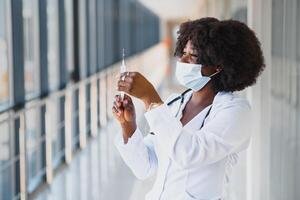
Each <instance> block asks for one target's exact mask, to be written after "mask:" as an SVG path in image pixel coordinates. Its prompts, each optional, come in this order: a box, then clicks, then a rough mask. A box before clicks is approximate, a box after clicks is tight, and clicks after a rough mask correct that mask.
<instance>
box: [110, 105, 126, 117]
mask: <svg viewBox="0 0 300 200" xmlns="http://www.w3.org/2000/svg"><path fill="white" fill-rule="evenodd" d="M112 109H113V111H114V112H115V113H116V114H117V115H118V116H120V115H121V114H122V113H123V112H122V110H120V109H118V108H117V107H116V106H113V108H112Z"/></svg>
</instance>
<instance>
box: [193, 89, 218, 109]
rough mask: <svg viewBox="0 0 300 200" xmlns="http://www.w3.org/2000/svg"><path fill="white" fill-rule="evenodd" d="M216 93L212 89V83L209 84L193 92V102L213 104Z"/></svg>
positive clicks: (196, 103) (195, 103)
mask: <svg viewBox="0 0 300 200" xmlns="http://www.w3.org/2000/svg"><path fill="white" fill-rule="evenodd" d="M215 96H216V93H215V92H214V91H213V90H212V89H211V87H210V84H207V85H206V86H205V87H203V88H202V89H201V90H199V91H197V92H193V95H192V98H191V103H192V104H194V105H202V106H208V105H210V104H212V102H213V100H214V97H215Z"/></svg>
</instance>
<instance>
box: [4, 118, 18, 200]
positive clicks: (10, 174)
mask: <svg viewBox="0 0 300 200" xmlns="http://www.w3.org/2000/svg"><path fill="white" fill-rule="evenodd" d="M0 130H1V137H0V199H4V200H6V199H7V200H8V199H13V196H14V188H15V187H14V186H15V184H14V183H15V182H14V180H15V178H14V168H15V162H16V161H17V160H14V158H13V156H14V154H13V152H12V149H13V148H12V146H11V142H12V139H11V135H10V131H9V124H8V122H7V121H6V122H2V123H1V122H0Z"/></svg>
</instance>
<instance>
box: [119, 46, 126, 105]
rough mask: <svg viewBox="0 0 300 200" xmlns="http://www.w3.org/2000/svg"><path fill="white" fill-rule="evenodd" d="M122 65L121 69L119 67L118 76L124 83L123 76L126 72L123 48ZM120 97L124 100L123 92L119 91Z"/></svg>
mask: <svg viewBox="0 0 300 200" xmlns="http://www.w3.org/2000/svg"><path fill="white" fill-rule="evenodd" d="M122 57H123V58H122V65H121V67H120V75H121V76H122V75H123V76H122V78H121V79H122V80H123V81H124V80H125V75H124V73H125V72H126V65H125V50H124V48H123V54H122ZM120 95H121V99H122V100H123V99H124V92H123V91H121V92H120Z"/></svg>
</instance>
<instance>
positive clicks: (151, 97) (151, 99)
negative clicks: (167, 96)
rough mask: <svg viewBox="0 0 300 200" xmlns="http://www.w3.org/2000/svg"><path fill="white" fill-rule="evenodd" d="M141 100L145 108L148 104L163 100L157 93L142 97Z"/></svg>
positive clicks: (161, 102)
mask: <svg viewBox="0 0 300 200" xmlns="http://www.w3.org/2000/svg"><path fill="white" fill-rule="evenodd" d="M142 101H143V102H144V105H145V108H146V110H148V109H149V106H150V105H151V104H154V103H155V104H163V101H162V100H161V98H160V96H159V95H158V94H157V93H156V94H153V95H149V96H148V97H145V98H143V99H142Z"/></svg>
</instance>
